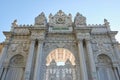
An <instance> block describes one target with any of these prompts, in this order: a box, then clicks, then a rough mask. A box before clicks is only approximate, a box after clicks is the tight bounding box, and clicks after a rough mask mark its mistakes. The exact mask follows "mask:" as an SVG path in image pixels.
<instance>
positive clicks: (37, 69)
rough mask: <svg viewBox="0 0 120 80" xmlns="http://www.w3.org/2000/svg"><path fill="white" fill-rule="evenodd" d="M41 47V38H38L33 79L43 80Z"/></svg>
mask: <svg viewBox="0 0 120 80" xmlns="http://www.w3.org/2000/svg"><path fill="white" fill-rule="evenodd" d="M42 48H43V40H39V43H38V51H37V58H36V64H35V72H34V79H33V80H43V74H44V72H42V71H43V70H42V55H43V54H42Z"/></svg>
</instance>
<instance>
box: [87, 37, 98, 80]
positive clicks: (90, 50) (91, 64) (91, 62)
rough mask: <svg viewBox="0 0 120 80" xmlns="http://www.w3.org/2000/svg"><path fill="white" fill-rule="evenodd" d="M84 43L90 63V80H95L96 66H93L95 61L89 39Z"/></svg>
mask: <svg viewBox="0 0 120 80" xmlns="http://www.w3.org/2000/svg"><path fill="white" fill-rule="evenodd" d="M85 42H86V47H87V53H88V58H89V63H90V72H91V76H92V80H97V75H96V74H97V73H96V66H95V61H94V57H93V51H92V46H91V43H90V40H89V39H86V40H85Z"/></svg>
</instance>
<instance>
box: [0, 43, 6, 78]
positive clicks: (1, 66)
mask: <svg viewBox="0 0 120 80" xmlns="http://www.w3.org/2000/svg"><path fill="white" fill-rule="evenodd" d="M7 49H8V44H5V45H4V47H3V49H2V53H1V57H0V77H1V75H2V72H3V62H4V60H5V57H6V54H7Z"/></svg>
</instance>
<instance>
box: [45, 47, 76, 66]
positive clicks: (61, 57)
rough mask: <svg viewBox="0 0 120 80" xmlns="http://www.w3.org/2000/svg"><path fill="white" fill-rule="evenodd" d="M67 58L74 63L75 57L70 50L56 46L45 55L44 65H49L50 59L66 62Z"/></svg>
mask: <svg viewBox="0 0 120 80" xmlns="http://www.w3.org/2000/svg"><path fill="white" fill-rule="evenodd" d="M67 59H69V60H70V61H71V63H72V65H75V57H74V55H73V53H72V52H71V51H69V50H68V49H66V48H56V49H54V50H52V51H51V52H50V53H49V54H48V55H47V57H46V65H49V64H50V62H51V61H52V60H55V61H56V62H66V60H67Z"/></svg>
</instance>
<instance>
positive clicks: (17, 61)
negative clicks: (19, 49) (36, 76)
mask: <svg viewBox="0 0 120 80" xmlns="http://www.w3.org/2000/svg"><path fill="white" fill-rule="evenodd" d="M23 67H24V57H23V56H22V55H19V54H18V55H15V56H13V57H12V58H11V59H10V63H9V68H8V71H7V74H6V78H5V80H23V75H24V68H23Z"/></svg>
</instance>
